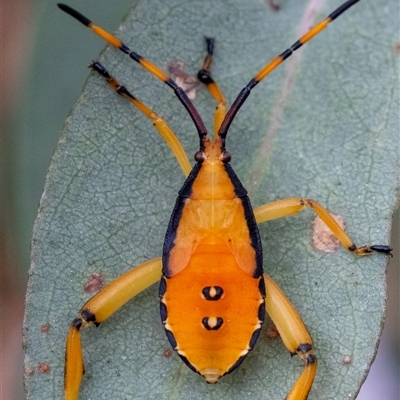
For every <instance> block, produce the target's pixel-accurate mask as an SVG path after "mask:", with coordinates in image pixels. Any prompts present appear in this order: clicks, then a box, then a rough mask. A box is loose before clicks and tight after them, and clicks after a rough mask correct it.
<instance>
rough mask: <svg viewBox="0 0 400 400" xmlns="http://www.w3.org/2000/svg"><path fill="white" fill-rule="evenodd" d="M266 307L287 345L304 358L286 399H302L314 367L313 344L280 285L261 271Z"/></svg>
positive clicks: (308, 389) (306, 392) (310, 383)
mask: <svg viewBox="0 0 400 400" xmlns="http://www.w3.org/2000/svg"><path fill="white" fill-rule="evenodd" d="M264 282H265V289H266V292H267V296H266V298H265V307H266V311H267V313H268V315H269V316H270V317H271V319H272V321H273V323H274V324H275V326H276V328H277V329H278V332H279V334H280V336H281V338H282V341H283V343H284V344H285V346H286V348H287V349H288V350H289V351H290V353H291V354H292V355H294V354H297V355H298V356H299V357H300V358H301V359H303V361H304V370H303V372H302V373H301V375H300V377H299V378H298V379H297V381H296V383H295V384H294V386H293V388H292V390H291V391H290V393H289V394H288V396H287V397H286V399H285V400H305V399H307V396H308V393H309V392H310V389H311V386H312V383H313V381H314V377H315V373H316V370H317V358H316V357H315V355H314V346H313V342H312V339H311V336H310V334H309V333H308V331H307V328H306V327H305V325H304V323H303V321H302V320H301V318H300V315H299V314H298V312H297V311H296V309H295V308H294V306H293V305H292V303H291V302H290V301H289V300H288V298H287V297H286V296H285V295H284V293H283V292H282V290H281V289H280V288H279V286H278V285H277V284H276V283H275V282H274V281H273V280H272V279H271V278H270V277H269V276H268V275H267V274H264Z"/></svg>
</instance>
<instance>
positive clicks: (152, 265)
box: [64, 258, 162, 400]
mask: <svg viewBox="0 0 400 400" xmlns="http://www.w3.org/2000/svg"><path fill="white" fill-rule="evenodd" d="M161 268H162V264H161V258H156V259H154V260H151V261H148V262H145V263H143V264H141V265H139V266H137V267H136V268H133V269H131V270H130V271H128V272H126V273H125V274H123V275H121V276H120V277H118V278H117V279H115V280H113V281H112V282H110V283H109V284H108V285H107V286H106V287H104V288H103V289H102V290H101V291H100V292H99V293H97V294H96V295H95V296H93V297H92V298H91V299H90V300H89V301H88V302H87V303H86V304H85V305H84V306H83V307H82V309H81V311H80V312H79V315H78V318H75V319H74V320H73V321H72V323H71V325H70V328H69V332H68V336H67V343H66V350H65V373H64V398H65V400H76V399H77V398H78V393H79V386H80V384H81V381H82V377H83V374H84V372H85V370H84V365H83V354H82V345H81V338H80V332H81V329H82V328H85V327H87V326H89V325H91V324H95V325H99V324H100V323H101V322H103V321H105V320H106V319H107V318H108V317H110V316H111V315H113V314H114V313H115V312H116V311H117V310H118V309H119V308H120V307H122V306H123V305H124V304H125V303H126V302H127V301H128V300H130V299H132V298H133V297H135V296H136V295H137V294H138V293H140V292H141V291H143V290H144V289H146V288H148V287H149V286H150V285H152V284H153V283H155V282H157V281H158V280H159V279H160V277H161Z"/></svg>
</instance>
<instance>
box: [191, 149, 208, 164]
mask: <svg viewBox="0 0 400 400" xmlns="http://www.w3.org/2000/svg"><path fill="white" fill-rule="evenodd" d="M205 159H206V156H205V155H204V153H203V152H202V151H201V150H199V151H197V152H196V153H195V155H194V160H195V161H196V162H198V163H202V162H203V161H204V160H205Z"/></svg>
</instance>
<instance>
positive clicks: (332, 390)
mask: <svg viewBox="0 0 400 400" xmlns="http://www.w3.org/2000/svg"><path fill="white" fill-rule="evenodd" d="M327 3H329V4H327ZM338 5H340V1H336V0H335V1H330V2H319V1H311V2H307V3H304V2H299V1H286V2H281V10H280V11H279V12H273V11H272V10H271V9H270V8H269V7H268V4H267V2H265V1H261V0H259V1H256V0H251V1H250V0H248V1H246V2H242V1H239V0H232V1H211V0H209V1H202V2H196V1H184V2H180V1H175V0H169V1H161V0H160V1H155V0H152V1H137V2H135V5H134V7H133V9H132V12H131V13H130V15H129V16H128V18H127V19H126V21H125V22H124V24H123V25H122V27H121V28H120V29H119V31H118V36H119V37H120V38H121V39H123V41H124V42H125V43H126V44H128V45H129V46H130V47H131V48H132V49H134V50H135V51H137V52H138V53H139V54H141V55H143V56H145V57H146V58H148V59H150V60H151V61H152V62H154V63H155V64H157V65H158V66H160V67H161V68H163V69H164V70H167V68H168V66H169V65H170V64H171V63H173V62H174V61H177V60H179V61H181V62H183V64H184V68H185V71H186V72H187V73H188V74H189V75H194V74H195V73H196V71H197V69H198V68H199V67H200V65H201V63H202V59H203V57H204V47H205V45H204V36H205V35H206V36H213V37H215V38H216V50H215V59H214V64H213V76H214V78H215V80H216V81H217V82H218V83H219V85H220V87H221V88H222V90H223V92H224V94H225V95H226V97H227V99H228V102H229V103H231V102H232V101H233V100H234V98H235V96H236V95H237V94H238V93H239V91H240V89H241V88H242V87H243V86H244V85H245V84H246V83H247V82H248V81H249V80H250V79H251V78H252V76H253V75H254V74H255V73H256V72H257V71H258V70H259V69H260V68H261V67H262V66H263V65H264V64H265V63H266V62H267V61H269V60H270V59H272V58H273V57H274V56H275V55H277V54H279V53H280V52H282V51H283V50H284V49H286V48H287V47H288V46H289V45H290V44H292V43H293V42H294V41H295V40H296V39H297V37H298V36H299V34H301V33H304V30H307V29H308V28H309V26H310V24H312V23H315V22H316V20H318V19H322V18H324V17H325V16H326V15H327V14H328V13H329V12H331V11H332V10H333V9H334V8H335V7H336V6H338ZM81 11H82V12H84V13H87V14H88V16H89V17H90V10H85V9H82V10H81ZM59 18H60V19H61V18H65V16H64V15H62V14H61V13H60V16H59ZM95 22H96V23H98V24H102V25H103V26H105V27H107V21H95ZM398 25H399V5H398V2H396V1H394V0H391V1H362V2H360V3H359V4H357V5H356V6H354V7H353V8H352V9H350V10H349V11H348V12H347V13H345V14H344V15H343V16H341V17H340V18H339V19H337V20H336V21H335V22H334V23H333V24H332V25H331V26H329V28H328V29H327V30H326V31H325V32H323V33H322V34H321V35H320V36H318V37H317V38H315V39H314V40H313V41H312V42H311V43H310V44H308V45H307V46H306V47H305V48H304V49H303V50H301V51H300V52H298V54H296V56H293V57H292V58H291V59H290V60H288V61H287V62H286V63H285V64H284V65H283V66H281V67H280V68H279V69H278V70H277V71H275V72H273V73H272V74H271V76H270V77H268V78H267V79H266V81H265V82H262V83H260V84H259V85H258V86H257V88H256V89H254V92H253V93H252V94H251V96H250V97H249V99H248V100H247V102H246V104H245V105H244V106H243V108H242V109H241V110H240V112H239V113H238V115H237V118H236V120H235V122H234V123H233V124H232V127H231V130H230V132H229V135H228V139H227V148H228V150H229V151H230V153H231V154H232V162H231V165H232V166H233V168H234V169H235V171H236V173H237V174H238V176H239V178H240V179H241V180H242V183H243V184H244V185H245V187H247V188H248V191H249V195H250V198H251V200H252V203H253V206H254V207H256V206H258V205H261V204H263V203H266V202H269V201H273V200H276V199H280V198H285V197H298V196H304V197H310V198H314V199H316V200H318V201H319V202H321V203H322V204H324V205H325V206H326V207H327V208H328V209H329V210H330V211H331V212H332V213H334V214H337V215H341V216H342V217H343V218H344V220H345V223H346V227H347V231H348V233H349V234H350V235H351V236H352V238H353V239H354V240H355V242H356V243H357V244H359V245H362V244H370V243H379V244H387V243H388V240H389V239H388V238H389V232H390V223H391V216H392V212H393V209H394V207H395V202H396V195H397V190H398V176H399V154H398V153H399V133H398V124H399V122H398V107H399V104H398V65H397V58H398V55H397V54H396V41H397V35H396V33H397V32H398ZM107 28H108V29H111V30H112V27H111V28H110V27H107ZM71 29H81V30H82V40H85V35H90V32H89V31H88V30H85V28H84V27H83V26H79V25H78V24H77V23H76V22H75V21H73V20H72V19H71ZM99 40H100V39H99ZM77 46H79V43H77ZM94 57H96V55H95V54H92V55H88V62H89V61H90V60H91V58H94ZM100 60H101V61H102V63H103V64H104V65H105V66H107V68H108V69H109V70H110V72H112V73H113V74H114V75H115V76H116V77H117V79H118V80H119V81H120V82H121V83H123V84H125V85H126V86H127V87H128V89H129V90H130V91H131V92H132V93H133V94H134V95H135V96H137V97H138V98H140V99H141V100H142V101H143V102H145V103H146V104H147V105H148V106H150V107H151V108H153V109H154V110H155V111H156V112H158V113H159V114H161V115H162V116H163V117H164V118H165V119H166V121H167V122H168V124H169V125H170V126H171V128H172V129H173V130H174V131H175V132H176V134H177V136H178V137H179V139H180V140H181V141H182V143H183V146H184V148H185V150H186V151H187V153H188V155H189V157H190V159H192V154H194V153H195V151H196V150H197V145H198V139H197V136H196V131H195V129H194V127H193V124H192V122H191V119H190V117H189V116H188V115H187V114H186V112H185V110H184V109H183V107H182V106H181V104H180V103H179V101H178V100H177V99H176V98H175V97H174V96H173V93H172V92H171V90H170V89H169V88H168V87H166V85H164V84H162V83H161V82H159V81H157V80H156V79H155V78H154V77H152V76H150V75H149V74H148V73H147V72H146V71H143V70H142V69H141V67H140V66H138V65H137V64H135V63H134V62H133V61H132V60H130V59H129V58H128V57H126V56H124V55H123V54H122V53H121V52H119V51H118V50H116V49H108V50H107V51H106V52H104V53H103V54H102V56H101V58H100ZM83 67H84V66H82V68H83ZM194 103H195V105H196V107H197V108H198V110H199V112H200V114H201V115H202V116H203V118H204V120H205V123H206V125H207V127H208V128H209V130H210V132H212V130H213V126H212V122H213V111H214V108H215V102H214V101H213V100H212V98H211V97H210V95H209V94H208V93H207V90H206V89H205V88H204V87H199V88H197V90H196V98H195V99H194ZM183 182H184V177H183V174H182V172H181V171H180V169H179V167H178V165H177V162H176V160H175V159H174V157H173V156H172V154H171V153H170V151H169V150H168V148H167V146H166V144H165V143H164V142H163V140H162V139H161V138H160V137H159V136H158V135H157V133H156V132H155V130H154V129H153V127H152V126H151V123H150V122H149V121H148V120H147V119H146V118H145V117H144V116H143V115H141V114H140V113H139V112H138V111H137V110H135V109H134V108H133V107H132V106H131V105H130V104H128V103H127V102H126V101H124V99H123V98H121V97H119V96H117V95H116V94H115V93H113V92H112V91H111V90H110V89H109V88H108V87H107V86H106V85H105V83H104V81H103V80H102V79H101V78H100V77H99V76H97V75H93V76H91V77H90V79H89V80H88V82H87V85H86V87H85V90H84V92H83V94H82V97H81V98H80V100H79V101H78V103H77V105H76V107H75V108H74V110H73V111H72V113H71V115H70V117H69V118H68V120H67V122H66V125H65V128H64V130H63V132H62V134H61V138H60V142H59V145H58V147H57V150H56V153H55V155H54V157H53V159H52V162H51V165H50V168H49V172H48V175H47V181H46V186H45V190H44V194H43V197H42V200H41V204H40V209H39V214H38V218H37V221H36V224H35V227H34V233H33V239H32V265H31V270H30V281H29V288H28V294H27V311H26V318H25V324H24V329H25V351H26V360H25V362H26V368H27V370H28V371H29V368H31V370H33V371H34V373H33V374H31V375H27V376H26V389H27V397H28V398H29V399H44V398H46V399H56V398H61V397H62V392H63V362H64V342H65V337H66V333H67V330H68V325H69V323H70V322H71V321H72V319H73V318H75V316H76V314H77V312H78V310H79V309H80V307H81V306H82V305H83V303H84V302H85V301H86V300H87V299H88V298H90V297H91V295H92V294H90V293H87V292H85V290H84V287H85V284H86V283H87V282H88V280H89V279H90V277H91V276H93V274H100V275H101V276H103V277H104V279H105V281H106V282H109V281H111V280H112V279H114V278H115V277H117V276H118V275H120V274H121V273H122V272H124V271H126V270H128V269H129V268H132V267H134V266H135V265H137V264H139V263H141V262H144V261H146V260H149V259H152V258H154V257H158V256H160V254H161V249H162V242H163V235H164V233H165V231H166V227H167V224H168V219H169V215H170V213H171V211H172V207H173V204H174V201H175V198H176V195H177V192H178V190H179V188H180V187H181V185H182V184H183ZM313 219H314V215H312V213H311V212H309V211H307V212H304V213H302V214H300V215H299V216H298V217H289V218H285V219H281V220H276V221H271V222H269V223H265V224H263V225H261V226H260V230H261V236H262V240H263V248H264V267H265V270H266V272H268V273H269V274H270V275H271V276H272V277H273V278H274V279H275V280H276V281H277V283H278V284H279V285H280V286H281V288H282V289H283V290H284V291H285V293H286V294H287V296H288V297H289V298H290V300H291V301H292V302H293V304H294V305H295V306H296V308H297V309H298V311H299V312H300V314H301V315H302V317H303V320H304V322H305V323H306V325H307V327H308V328H309V331H310V333H311V335H312V336H313V339H314V342H315V347H316V355H317V357H318V360H319V368H318V372H317V377H316V380H315V384H314V387H313V389H312V391H311V394H310V399H352V398H355V397H356V395H357V393H358V390H359V388H360V385H361V383H362V382H363V380H364V379H365V376H366V373H367V371H368V369H369V366H370V364H371V362H372V360H373V357H374V354H375V351H376V346H377V342H378V340H379V335H380V331H381V328H382V321H383V316H384V310H385V300H386V297H385V296H386V295H385V286H386V284H385V268H386V258H385V256H382V255H374V256H371V257H364V258H357V257H356V256H355V255H353V254H350V253H348V252H346V250H344V249H342V248H340V249H339V250H337V251H335V252H333V253H324V252H321V251H318V250H316V249H315V248H314V247H313V245H312V242H311V236H312V220H313ZM269 325H270V321H267V322H266V324H265V326H264V329H263V332H262V334H261V337H260V339H259V341H258V343H257V345H256V346H255V348H254V350H253V351H252V352H251V354H250V355H249V356H248V357H247V359H246V360H245V361H244V363H243V364H242V365H241V366H240V368H239V369H237V370H236V371H235V372H234V373H232V374H230V375H228V376H226V377H224V378H222V379H221V381H220V382H219V383H218V384H217V385H207V384H206V383H205V381H204V379H203V378H201V377H200V376H198V375H196V374H194V373H193V372H192V371H190V370H189V369H188V368H187V367H186V366H185V365H184V364H183V363H182V362H181V360H180V359H179V357H178V356H177V355H176V354H173V355H172V356H171V357H168V356H166V355H167V354H168V350H170V346H169V343H168V341H167V339H166V337H165V334H164V331H163V327H162V324H161V322H160V318H159V311H158V288H157V285H154V286H152V287H150V288H149V289H148V290H146V291H145V292H144V293H142V294H140V295H138V296H137V298H135V299H133V300H132V301H131V302H130V303H128V304H127V305H126V306H124V307H123V308H122V309H121V310H119V311H118V312H117V313H116V314H115V315H114V316H113V317H111V318H110V319H109V320H108V321H106V322H105V323H104V324H102V325H101V326H100V327H99V328H97V329H96V328H95V327H90V328H89V329H86V330H85V331H84V332H83V334H82V336H83V339H82V341H83V347H84V357H85V365H86V374H85V377H84V380H83V384H82V387H81V397H80V398H82V399H89V398H96V399H111V398H113V399H131V398H132V399H160V398H161V399H178V398H182V399H225V398H227V399H228V398H229V399H231V398H244V397H247V398H251V399H266V398H267V399H283V398H284V397H285V396H286V394H287V392H288V391H289V390H290V387H291V386H292V385H293V383H294V381H295V380H296V379H297V377H298V375H299V374H300V372H301V371H302V362H300V361H299V360H298V359H297V358H293V359H291V358H290V356H289V353H288V352H287V350H286V349H285V348H284V346H283V344H282V343H281V341H280V340H279V339H274V340H271V339H269V338H268V337H267V336H268V335H267V333H266V328H267V327H268V326H269ZM42 326H47V327H49V329H48V330H46V329H44V330H45V331H46V332H43V329H41V327H42ZM166 351H167V352H166ZM39 363H44V364H46V365H48V366H49V367H50V370H49V371H48V372H47V373H43V372H39V371H38V369H37V365H38V364H39Z"/></svg>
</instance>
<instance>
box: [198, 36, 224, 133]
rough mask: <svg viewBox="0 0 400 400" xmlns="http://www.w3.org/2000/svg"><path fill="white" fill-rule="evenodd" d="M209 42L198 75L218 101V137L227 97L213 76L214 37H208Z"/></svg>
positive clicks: (216, 129) (216, 119)
mask: <svg viewBox="0 0 400 400" xmlns="http://www.w3.org/2000/svg"><path fill="white" fill-rule="evenodd" d="M206 42H207V55H206V57H205V58H204V63H203V66H202V67H201V69H200V71H199V73H198V74H197V77H198V78H199V81H200V82H202V83H204V84H205V85H206V86H207V89H208V91H209V92H210V94H211V96H212V97H214V99H215V100H216V102H217V108H216V109H215V116H214V139H217V138H218V130H219V128H220V126H221V124H222V121H223V120H224V118H225V115H226V99H225V96H224V95H223V94H222V92H221V89H220V88H219V87H218V85H217V84H216V83H215V82H214V79H213V78H212V77H211V72H210V68H211V63H212V56H213V53H214V39H213V38H206Z"/></svg>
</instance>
